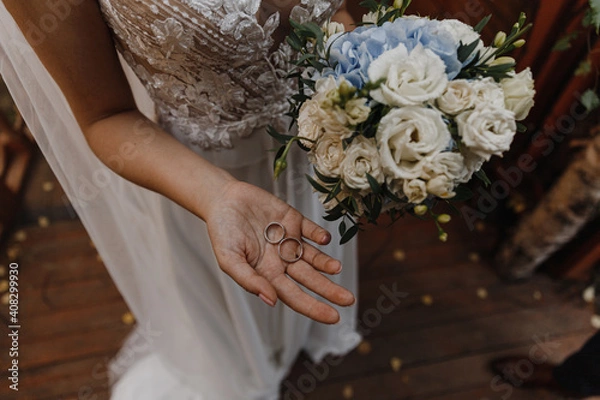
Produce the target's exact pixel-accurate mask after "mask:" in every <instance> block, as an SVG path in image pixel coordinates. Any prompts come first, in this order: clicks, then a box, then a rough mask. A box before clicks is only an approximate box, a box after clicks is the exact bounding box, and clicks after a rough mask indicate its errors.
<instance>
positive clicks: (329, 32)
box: [323, 21, 346, 42]
mask: <svg viewBox="0 0 600 400" xmlns="http://www.w3.org/2000/svg"><path fill="white" fill-rule="evenodd" d="M324 28H325V29H323V30H324V33H325V37H324V38H323V40H324V41H325V42H327V40H328V39H329V38H331V37H333V36H334V35H339V34H341V33H344V32H346V28H345V27H344V24H341V23H339V22H335V21H330V22H329V23H327V24H325V27H324Z"/></svg>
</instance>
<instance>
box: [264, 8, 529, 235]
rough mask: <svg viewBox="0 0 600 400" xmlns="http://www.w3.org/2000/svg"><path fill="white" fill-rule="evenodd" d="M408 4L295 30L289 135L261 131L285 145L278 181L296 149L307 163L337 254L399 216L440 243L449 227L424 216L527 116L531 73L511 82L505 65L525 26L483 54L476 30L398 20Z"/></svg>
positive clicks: (511, 66) (455, 193)
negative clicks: (364, 224) (348, 27)
mask: <svg viewBox="0 0 600 400" xmlns="http://www.w3.org/2000/svg"><path fill="white" fill-rule="evenodd" d="M409 3H410V1H407V0H405V1H399V0H397V1H396V2H395V3H394V4H393V5H391V6H388V5H387V3H386V2H385V1H384V2H381V3H377V2H376V1H375V0H368V1H366V2H364V3H363V5H365V6H367V7H368V8H369V10H370V12H369V13H368V14H366V15H364V16H363V20H362V23H361V24H360V26H359V27H357V28H356V29H355V30H353V31H350V32H345V31H344V28H343V26H342V25H341V24H338V23H335V22H329V23H327V24H325V25H324V26H322V27H321V26H318V25H316V24H312V23H308V24H297V23H293V22H292V26H293V28H294V30H293V32H292V33H291V34H290V35H289V36H288V43H289V44H290V46H291V47H292V48H293V49H294V50H296V51H297V52H298V54H299V56H298V59H297V61H296V65H297V69H295V70H294V72H293V73H292V74H291V77H292V78H294V79H296V80H297V82H298V93H297V94H296V95H294V96H293V97H292V98H291V99H290V104H291V111H290V115H291V116H292V118H293V123H295V124H297V126H298V130H297V135H295V136H290V135H283V134H280V133H278V132H276V131H275V130H274V129H273V128H271V127H270V128H269V133H270V134H271V135H272V136H273V137H275V138H276V139H278V140H279V141H280V142H281V143H282V147H281V148H280V149H279V152H278V154H277V157H276V161H275V166H274V169H275V176H278V175H279V174H280V173H281V172H282V171H283V170H284V169H285V168H286V166H287V162H286V156H287V154H288V152H289V150H290V147H291V146H292V144H293V143H295V142H296V143H298V144H299V145H300V147H302V148H303V149H304V150H306V151H307V155H308V158H309V160H310V163H311V164H312V165H313V167H314V168H313V170H314V175H312V176H307V177H308V180H309V181H310V183H311V185H312V186H313V188H314V189H315V190H316V191H318V192H319V194H320V200H321V202H322V203H323V205H324V207H325V210H326V211H327V213H328V215H327V216H326V217H325V218H326V219H327V220H330V221H335V220H338V219H342V221H341V223H340V233H341V235H342V242H346V241H348V240H349V239H350V238H351V237H352V236H354V235H355V234H356V233H357V232H358V230H359V222H358V218H360V217H366V219H367V220H368V221H369V222H372V223H375V222H376V220H377V218H378V217H379V216H380V214H381V213H383V212H387V213H390V215H391V217H392V219H393V220H395V219H397V218H398V217H399V216H401V215H403V214H405V213H407V212H408V213H412V214H417V215H425V214H430V215H431V216H432V217H433V219H434V221H435V222H436V224H437V226H438V230H439V234H440V239H441V240H443V241H445V240H446V238H447V235H446V233H445V232H444V231H443V229H442V228H441V227H440V225H439V224H440V223H443V222H447V221H448V220H449V216H447V215H445V214H444V215H442V216H439V215H436V214H434V213H433V211H431V208H432V206H433V205H434V203H435V202H438V201H440V200H443V201H449V200H451V199H463V200H464V197H465V189H464V188H463V186H459V185H461V184H463V183H466V182H468V181H469V180H470V179H471V178H472V177H473V176H474V175H475V176H477V177H479V178H480V179H482V180H483V181H486V182H489V180H488V179H487V177H486V176H485V174H484V173H483V171H482V170H481V166H482V164H483V163H484V162H485V161H488V160H489V159H490V158H491V157H492V156H494V155H497V156H501V155H502V153H503V152H505V151H507V150H508V149H509V147H510V144H511V142H512V140H513V137H514V136H515V134H516V132H517V131H520V130H522V128H523V126H522V124H520V123H518V122H517V121H520V120H522V119H524V118H525V117H526V116H527V114H528V113H529V110H530V109H531V107H532V106H533V95H534V94H535V91H534V90H533V79H532V75H531V71H530V70H529V68H527V69H525V70H524V71H522V72H520V73H516V72H515V65H516V63H515V60H514V59H513V58H511V57H508V56H507V54H508V53H509V52H511V51H512V50H514V49H516V48H518V47H521V46H523V44H524V43H525V41H524V40H523V39H521V36H522V35H523V34H524V33H525V32H526V31H527V30H528V29H529V27H530V25H525V20H526V18H525V15H524V14H522V15H521V17H520V18H519V21H518V22H517V23H516V24H515V25H514V26H513V27H512V30H511V31H510V32H509V33H508V34H507V33H504V32H499V33H498V34H497V35H496V37H495V40H494V43H493V44H491V45H490V46H486V45H485V44H484V43H483V42H482V40H481V38H480V32H481V30H482V29H483V28H484V26H485V25H486V23H487V22H488V21H489V17H488V18H486V19H484V20H483V21H482V22H481V23H480V24H478V25H477V26H475V27H471V26H469V25H466V24H464V23H462V22H460V21H458V20H441V21H439V20H432V19H429V18H426V17H417V16H412V15H404V13H405V10H406V8H407V7H408V5H409Z"/></svg>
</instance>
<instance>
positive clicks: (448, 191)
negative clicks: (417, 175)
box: [427, 175, 456, 199]
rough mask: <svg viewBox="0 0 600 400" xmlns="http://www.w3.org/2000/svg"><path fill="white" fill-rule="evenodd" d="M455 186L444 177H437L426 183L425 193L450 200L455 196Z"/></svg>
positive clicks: (450, 180)
mask: <svg viewBox="0 0 600 400" xmlns="http://www.w3.org/2000/svg"><path fill="white" fill-rule="evenodd" d="M455 186H456V184H455V183H454V181H453V180H452V179H450V178H448V177H447V176H446V175H438V176H436V177H435V178H433V179H430V180H428V181H427V192H428V193H429V194H432V195H434V196H437V197H439V198H442V199H451V198H452V197H454V196H456V193H455V192H454V187H455Z"/></svg>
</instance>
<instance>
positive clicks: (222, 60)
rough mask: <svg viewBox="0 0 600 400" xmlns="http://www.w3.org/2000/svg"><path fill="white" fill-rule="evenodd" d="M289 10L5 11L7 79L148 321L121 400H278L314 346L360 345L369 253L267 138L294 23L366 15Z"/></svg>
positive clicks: (5, 2) (151, 2)
mask: <svg viewBox="0 0 600 400" xmlns="http://www.w3.org/2000/svg"><path fill="white" fill-rule="evenodd" d="M291 3H292V2H291V1H289V0H271V1H268V0H266V1H264V2H262V3H261V2H260V0H99V1H97V2H96V1H83V0H29V1H22V0H2V1H0V21H1V24H0V73H1V74H2V76H3V78H4V79H5V81H6V83H7V84H8V86H9V88H10V90H11V93H12V94H13V97H14V98H15V101H16V102H17V105H18V106H19V108H20V109H21V111H22V113H23V114H24V116H25V118H26V120H27V123H28V126H29V127H30V129H31V131H32V132H33V134H34V136H35V137H36V141H37V142H38V144H39V146H40V148H41V150H42V152H43V153H44V156H45V157H46V159H47V160H48V162H49V164H50V165H51V167H52V169H53V171H54V173H55V174H56V176H57V177H58V179H59V180H60V182H61V185H62V186H63V187H64V189H65V191H66V193H67V195H68V196H69V198H70V200H71V202H72V204H73V206H74V207H75V209H76V211H77V212H78V214H79V216H80V218H81V220H82V222H83V224H84V225H85V227H86V229H87V230H88V232H89V234H90V236H91V238H92V239H93V240H94V242H95V244H96V247H97V248H98V251H99V253H100V255H101V256H102V258H103V260H104V261H105V264H106V266H107V268H108V270H109V272H110V274H111V276H112V277H113V279H114V281H115V283H116V285H117V286H118V288H119V290H120V291H121V293H122V294H123V297H124V298H125V300H126V301H127V303H128V305H129V307H130V308H131V310H132V311H133V312H134V314H135V315H136V317H137V320H138V324H137V328H136V331H135V332H134V333H132V334H131V336H130V338H129V339H128V341H127V342H126V343H125V345H124V346H123V349H122V350H121V353H120V354H119V355H118V356H117V357H116V358H115V362H114V363H113V366H112V367H113V368H112V369H113V372H114V373H115V374H116V375H117V378H118V380H116V384H115V385H114V387H113V390H112V398H115V399H203V400H236V399H244V400H248V399H257V400H258V399H261V400H262V399H276V398H277V397H278V390H279V385H280V383H281V380H282V379H283V378H284V377H285V375H286V373H287V372H288V370H289V368H290V366H291V365H292V364H293V362H294V360H295V358H296V357H297V355H298V353H299V352H300V351H301V350H305V351H307V352H308V353H309V354H310V355H311V356H312V358H313V359H314V360H316V361H319V360H322V359H323V358H324V357H325V356H326V355H327V354H345V353H346V352H348V351H349V350H351V349H352V348H353V347H354V346H356V344H357V343H358V341H359V340H360V337H359V335H358V334H357V333H356V331H355V329H354V328H355V322H356V305H355V298H354V296H353V294H352V292H355V290H356V282H357V269H356V252H355V250H356V246H355V244H349V245H346V246H345V247H344V248H343V249H342V248H341V247H339V246H337V245H336V244H337V242H338V241H339V238H338V237H337V235H336V234H335V233H333V234H330V233H329V232H328V231H327V230H326V229H329V228H332V227H333V226H332V225H329V224H326V223H325V224H321V225H322V226H320V225H318V224H316V223H315V222H313V221H320V220H319V217H320V215H321V214H322V209H321V206H320V204H319V203H318V201H317V200H316V199H315V196H314V194H313V193H312V191H311V189H310V187H309V186H308V185H307V184H306V183H305V178H304V173H305V172H307V171H306V169H307V165H306V163H305V161H303V157H302V156H301V155H300V154H295V155H294V154H292V155H291V156H290V157H289V158H288V159H289V160H290V165H291V166H292V167H291V168H289V171H288V172H287V175H286V176H282V177H281V178H279V179H278V180H277V181H273V178H272V173H271V170H272V162H273V157H274V154H273V153H271V152H269V150H271V149H273V148H274V147H275V144H274V143H273V142H272V141H271V139H270V138H269V137H268V135H267V134H266V133H265V127H266V126H267V125H269V124H273V125H275V126H278V127H280V129H282V128H284V127H286V126H287V124H288V121H287V120H286V117H285V116H284V114H285V112H286V111H287V102H286V98H287V97H288V96H289V95H290V93H292V88H291V87H290V84H289V81H288V80H286V79H283V76H284V75H285V73H286V72H287V71H289V69H290V65H289V59H290V56H291V54H290V51H289V49H288V47H287V46H286V45H285V44H284V43H282V42H283V40H284V37H285V35H286V32H287V31H288V29H289V23H287V21H288V20H289V18H291V19H294V20H297V21H300V22H304V21H316V22H323V21H324V20H326V19H327V18H329V17H331V16H332V15H333V14H334V13H335V11H336V10H338V9H339V10H338V12H337V14H336V16H335V18H336V19H337V20H339V21H342V22H345V23H347V24H348V23H350V18H349V15H348V14H347V12H345V10H344V9H343V7H340V6H341V4H340V3H341V0H329V1H328V0H302V2H301V3H300V4H297V3H295V5H294V4H291ZM132 72H133V73H132ZM140 82H141V83H142V84H143V86H141V85H140ZM148 95H149V96H148ZM149 105H150V107H148V106H149ZM153 112H155V115H154V116H153V115H152V113H153ZM154 121H156V122H154ZM324 228H325V229H324ZM330 242H331V243H332V244H331V245H328V244H329V243H330ZM311 243H312V244H311ZM327 245H328V246H327ZM342 265H343V268H342ZM310 292H312V293H310ZM92 373H93V372H92V371H90V374H92Z"/></svg>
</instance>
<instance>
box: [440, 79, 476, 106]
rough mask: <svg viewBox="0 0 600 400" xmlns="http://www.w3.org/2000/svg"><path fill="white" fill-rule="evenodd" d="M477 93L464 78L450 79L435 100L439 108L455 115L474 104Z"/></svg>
mask: <svg viewBox="0 0 600 400" xmlns="http://www.w3.org/2000/svg"><path fill="white" fill-rule="evenodd" d="M476 95H477V93H476V92H475V90H474V89H473V86H472V85H471V83H470V82H469V81H467V80H465V79H456V80H454V81H450V82H449V83H448V86H447V87H446V90H445V91H444V94H442V95H441V96H440V97H439V98H438V99H437V101H436V103H437V106H438V108H439V109H440V110H442V111H443V112H445V113H446V114H450V115H456V114H459V113H461V112H463V111H465V110H468V109H470V108H473V107H474V106H475V99H476Z"/></svg>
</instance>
